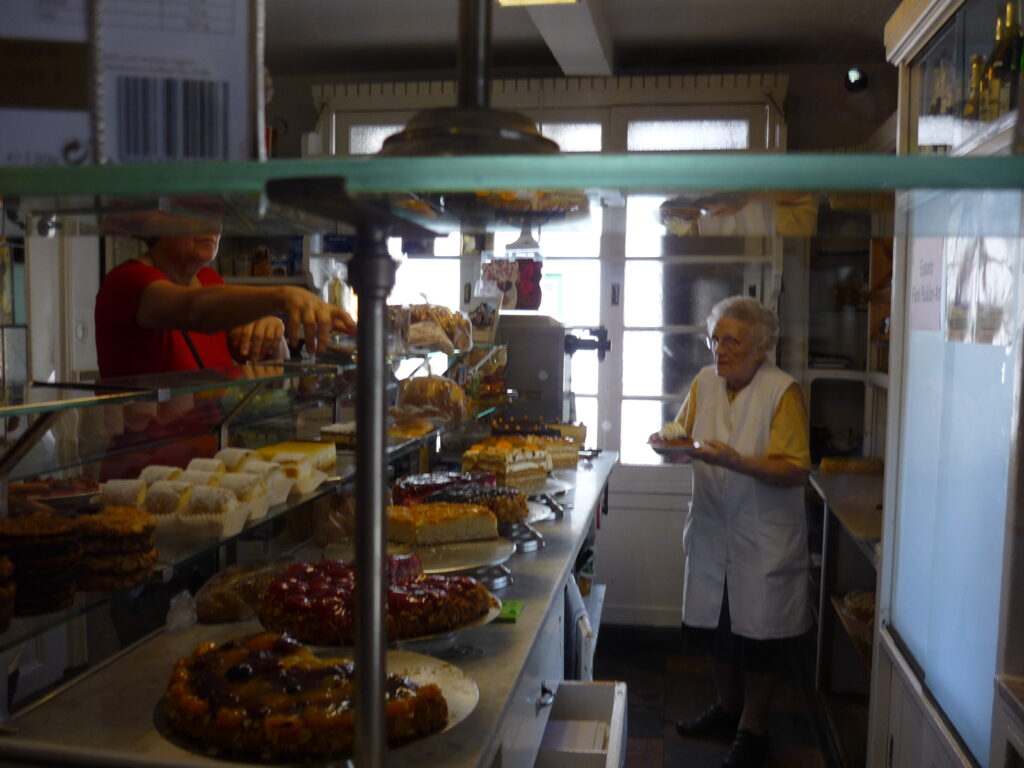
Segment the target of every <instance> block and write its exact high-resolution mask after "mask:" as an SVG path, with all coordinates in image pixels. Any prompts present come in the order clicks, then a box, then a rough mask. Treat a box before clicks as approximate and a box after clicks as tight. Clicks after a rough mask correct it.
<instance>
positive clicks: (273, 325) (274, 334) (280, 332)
mask: <svg viewBox="0 0 1024 768" xmlns="http://www.w3.org/2000/svg"><path fill="white" fill-rule="evenodd" d="M283 339H284V323H283V322H282V321H281V319H280V318H278V317H273V316H268V317H261V318H260V319H259V320H253V321H252V322H251V323H246V324H245V325H241V326H239V327H238V328H232V329H231V330H230V331H228V347H229V348H230V350H231V356H232V357H233V358H235V360H237V361H239V362H255V361H258V360H266V359H268V358H272V357H276V358H280V357H282V354H281V353H282V352H283V350H282V349H281V341H282V340H283Z"/></svg>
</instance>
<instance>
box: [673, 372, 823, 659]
mask: <svg viewBox="0 0 1024 768" xmlns="http://www.w3.org/2000/svg"><path fill="white" fill-rule="evenodd" d="M794 381H795V379H793V377H791V376H790V375H789V374H787V373H784V372H783V371H780V370H779V369H778V368H777V367H775V365H773V364H772V363H770V362H768V361H765V362H764V363H763V364H762V365H761V367H760V368H759V369H758V371H757V373H756V374H755V375H754V378H753V380H752V381H751V382H750V383H749V384H748V385H747V386H746V387H744V388H743V389H742V390H740V391H739V392H738V393H737V394H736V396H735V398H734V399H733V402H732V404H731V405H730V403H729V399H728V395H727V394H726V387H725V379H723V378H721V377H720V376H718V374H716V373H715V367H714V366H708V367H706V368H704V369H702V370H701V371H700V373H698V374H697V379H696V382H697V413H696V418H695V420H694V425H693V435H692V437H693V438H694V439H695V440H698V441H700V440H718V441H721V442H723V443H726V444H727V445H730V446H732V447H733V448H734V449H735V450H736V451H738V452H739V453H740V454H741V455H743V456H758V457H763V456H765V455H766V452H767V450H768V438H769V433H770V430H771V422H772V418H773V417H774V415H775V412H776V410H777V408H778V405H779V401H780V400H781V398H782V395H783V394H784V393H785V392H786V390H787V389H789V387H790V386H791V385H792V384H793V383H794ZM683 551H684V552H685V553H686V569H685V573H684V576H683V621H684V622H685V623H686V624H689V625H690V626H694V627H705V628H713V627H716V626H718V614H719V612H720V611H721V607H722V590H723V587H724V585H725V584H726V583H728V588H729V613H730V619H731V621H732V631H733V632H734V633H736V634H737V635H742V636H743V637H750V638H754V639H757V640H767V639H772V638H780V637H792V636H794V635H799V634H801V633H803V632H805V631H807V629H808V628H809V627H810V626H811V610H810V602H809V597H808V581H807V567H808V553H807V524H806V519H805V517H804V489H803V487H802V486H795V487H791V488H783V487H779V486H774V485H768V484H767V483H762V482H760V481H758V480H755V479H754V478H752V477H749V476H747V475H742V474H740V473H738V472H733V471H731V470H727V469H724V468H723V467H713V466H711V465H709V464H704V463H703V462H699V461H695V462H693V503H692V504H691V505H690V514H689V516H688V518H687V520H686V525H685V527H684V529H683Z"/></svg>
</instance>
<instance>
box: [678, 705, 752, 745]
mask: <svg viewBox="0 0 1024 768" xmlns="http://www.w3.org/2000/svg"><path fill="white" fill-rule="evenodd" d="M739 724H740V716H739V714H735V715H732V714H729V713H728V712H726V711H725V710H724V709H722V707H721V706H720V705H719V704H718V703H715V704H712V705H711V706H710V707H708V708H707V709H705V710H704V711H703V712H701V713H700V714H699V715H697V716H696V717H691V718H690V719H689V720H680V721H679V722H677V723H676V733H678V734H679V735H680V736H726V737H728V736H732V735H733V734H734V733H736V726H737V725H739Z"/></svg>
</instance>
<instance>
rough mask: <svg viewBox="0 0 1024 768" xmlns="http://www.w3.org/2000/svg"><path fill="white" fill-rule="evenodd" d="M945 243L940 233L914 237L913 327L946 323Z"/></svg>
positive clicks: (931, 328) (930, 327) (929, 327)
mask: <svg viewBox="0 0 1024 768" xmlns="http://www.w3.org/2000/svg"><path fill="white" fill-rule="evenodd" d="M942 245H943V241H942V238H940V237H919V238H917V239H915V240H914V243H913V247H912V250H911V257H910V329H911V330H912V331H937V330H939V329H940V328H941V327H942Z"/></svg>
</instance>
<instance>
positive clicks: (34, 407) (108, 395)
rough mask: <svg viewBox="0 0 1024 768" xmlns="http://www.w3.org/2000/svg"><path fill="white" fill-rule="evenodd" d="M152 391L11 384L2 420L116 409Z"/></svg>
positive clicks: (1, 402)
mask: <svg viewBox="0 0 1024 768" xmlns="http://www.w3.org/2000/svg"><path fill="white" fill-rule="evenodd" d="M153 396H154V393H153V392H151V391H145V390H137V389H130V388H125V389H118V388H113V389H112V390H99V389H92V388H90V387H89V386H88V385H87V384H82V385H78V386H50V385H46V384H42V385H39V384H21V385H12V384H8V385H6V386H5V387H4V389H3V396H2V398H0V417H4V418H6V417H10V416H23V415H31V414H35V413H47V412H50V411H61V410H66V409H71V408H82V407H84V406H90V405H114V404H117V403H127V402H131V401H132V400H142V399H146V398H152V397H153Z"/></svg>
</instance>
